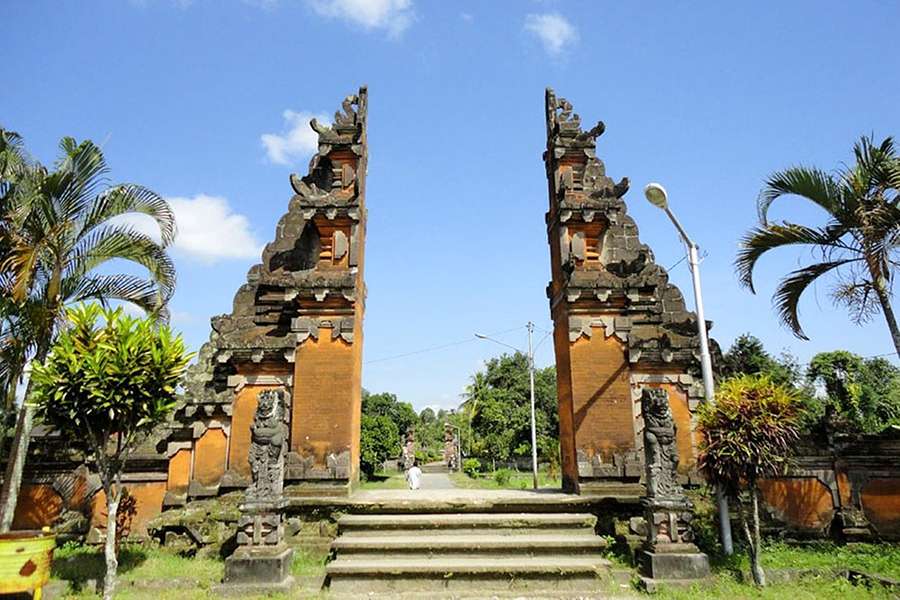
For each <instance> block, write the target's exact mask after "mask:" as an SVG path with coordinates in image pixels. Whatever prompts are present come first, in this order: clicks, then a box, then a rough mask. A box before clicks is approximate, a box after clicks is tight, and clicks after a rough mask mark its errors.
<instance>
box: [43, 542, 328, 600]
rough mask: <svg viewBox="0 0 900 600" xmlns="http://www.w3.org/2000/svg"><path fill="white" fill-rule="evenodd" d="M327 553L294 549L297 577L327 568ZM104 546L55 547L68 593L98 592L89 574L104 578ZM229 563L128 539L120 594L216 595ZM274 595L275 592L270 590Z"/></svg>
mask: <svg viewBox="0 0 900 600" xmlns="http://www.w3.org/2000/svg"><path fill="white" fill-rule="evenodd" d="M324 571H325V555H324V554H323V553H321V552H310V551H305V550H295V551H294V561H293V563H292V565H291V574H292V575H293V576H294V577H296V578H297V579H298V583H300V580H301V579H302V578H309V577H316V576H320V575H322V574H324ZM104 572H105V561H104V559H103V549H102V548H100V547H97V546H82V545H74V544H67V545H64V546H62V547H60V548H58V549H57V550H56V552H54V556H53V566H52V573H51V579H53V580H57V581H64V582H66V583H67V584H68V588H69V593H68V594H66V596H65V597H66V598H85V599H87V598H96V597H97V594H96V593H95V591H94V588H93V586H90V585H88V583H89V580H94V581H101V580H102V579H103V574H104ZM224 572H225V564H224V562H223V561H222V560H220V559H216V558H203V557H200V556H193V557H187V556H182V555H179V554H175V553H172V552H169V551H166V550H165V549H162V548H159V547H156V546H154V545H150V544H147V545H140V544H128V545H126V546H124V547H123V548H122V549H121V551H120V552H119V585H118V589H117V592H116V597H117V598H134V599H145V598H146V599H148V600H151V599H152V600H169V599H171V600H186V599H193V598H197V599H206V598H214V597H217V596H216V595H215V594H213V593H212V591H211V588H212V587H213V586H214V585H216V584H218V583H220V582H221V581H222V577H223V575H224ZM269 597H270V598H271V597H273V596H269Z"/></svg>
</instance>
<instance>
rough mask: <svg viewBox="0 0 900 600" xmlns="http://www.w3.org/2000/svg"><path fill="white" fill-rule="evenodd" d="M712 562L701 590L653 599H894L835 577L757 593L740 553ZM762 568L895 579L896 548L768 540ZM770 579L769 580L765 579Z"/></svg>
mask: <svg viewBox="0 0 900 600" xmlns="http://www.w3.org/2000/svg"><path fill="white" fill-rule="evenodd" d="M711 558H712V562H713V572H714V577H713V584H712V585H711V586H704V587H702V588H699V587H696V588H686V589H674V588H672V589H668V590H665V591H663V592H662V593H660V594H657V595H656V598H659V599H660V600H668V599H671V600H682V599H683V600H687V599H689V598H699V597H702V598H722V599H728V600H739V599H743V598H761V599H772V600H776V599H782V598H783V599H790V600H805V599H807V598H809V599H812V598H829V599H830V598H841V599H844V598H846V599H850V600H852V599H855V598H897V597H898V592H900V590H888V589H885V588H882V587H880V586H877V585H876V586H873V587H872V588H868V587H866V586H864V585H853V584H852V583H850V582H849V581H847V580H844V579H835V577H834V576H830V575H827V574H823V575H813V576H810V577H804V578H803V579H801V580H799V581H792V582H789V583H770V584H769V585H768V586H767V587H765V588H762V589H758V588H756V587H755V586H753V585H752V584H750V583H747V582H745V581H744V578H743V577H744V576H741V573H745V574H746V575H745V576H746V577H749V572H750V562H749V560H748V559H747V557H746V554H743V553H736V554H735V556H734V557H731V558H728V559H724V557H711ZM762 565H763V568H764V569H771V570H779V569H790V570H805V569H812V570H820V571H835V572H837V571H840V570H844V569H853V570H858V571H862V572H864V573H869V574H875V575H881V576H884V577H887V578H890V579H900V545H898V544H851V545H846V546H841V545H837V544H832V543H829V542H821V543H815V544H810V545H804V546H789V545H787V544H784V543H781V542H770V543H768V544H767V545H766V547H765V548H764V550H763V554H762ZM770 579H772V577H771V576H770Z"/></svg>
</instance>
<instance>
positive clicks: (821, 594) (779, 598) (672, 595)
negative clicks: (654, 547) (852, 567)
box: [648, 573, 896, 600]
mask: <svg viewBox="0 0 900 600" xmlns="http://www.w3.org/2000/svg"><path fill="white" fill-rule="evenodd" d="M651 597H652V598H653V599H654V600H695V599H697V598H704V599H709V600H716V599H722V600H744V599H750V598H754V599H756V598H758V599H760V600H814V599H815V600H821V599H829V600H831V599H832V598H833V599H835V600H838V599H840V600H863V599H867V600H868V599H874V598H896V595H895V594H894V593H893V592H891V591H889V590H886V589H884V588H880V587H873V588H867V587H865V586H862V585H853V584H852V583H850V582H849V581H847V580H835V579H834V578H830V577H809V578H805V579H803V580H801V581H795V582H791V583H778V584H771V585H768V586H766V587H764V588H757V587H755V586H753V585H751V584H748V583H743V582H741V581H738V580H737V579H735V577H734V576H732V575H729V574H724V573H719V574H717V575H715V576H714V578H713V583H712V584H707V585H704V586H699V585H697V586H693V587H689V588H675V587H672V588H667V589H663V590H661V591H660V592H659V593H657V594H654V595H653V596H648V598H651Z"/></svg>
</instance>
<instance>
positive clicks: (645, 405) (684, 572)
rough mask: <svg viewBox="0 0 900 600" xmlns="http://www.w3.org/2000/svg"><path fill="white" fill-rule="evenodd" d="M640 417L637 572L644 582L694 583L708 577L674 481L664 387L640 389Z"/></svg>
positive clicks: (689, 512)
mask: <svg viewBox="0 0 900 600" xmlns="http://www.w3.org/2000/svg"><path fill="white" fill-rule="evenodd" d="M641 415H642V416H643V418H644V468H645V484H646V490H647V491H646V495H645V496H644V497H643V498H641V506H642V507H643V508H644V520H645V522H646V526H645V530H644V533H645V536H646V537H645V539H644V551H643V552H642V553H641V555H640V563H641V571H642V572H643V574H644V576H645V584H647V583H648V581H647V580H650V581H652V580H659V579H697V578H702V577H706V576H707V575H708V574H709V559H708V558H707V556H706V555H705V554H703V553H702V552H700V550H699V549H698V548H697V546H695V545H694V544H693V540H694V535H693V531H692V530H691V520H692V519H693V517H694V512H693V508H694V507H693V505H692V504H691V502H690V500H688V498H687V496H685V494H684V490H683V489H682V488H681V485H680V484H679V483H678V471H677V468H678V448H677V446H676V444H675V431H676V430H675V422H674V420H673V419H672V410H671V408H670V407H669V394H668V393H667V392H666V390H664V389H659V388H644V389H643V390H642V391H641Z"/></svg>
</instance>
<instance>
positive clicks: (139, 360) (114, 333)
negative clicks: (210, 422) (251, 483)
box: [31, 304, 191, 599]
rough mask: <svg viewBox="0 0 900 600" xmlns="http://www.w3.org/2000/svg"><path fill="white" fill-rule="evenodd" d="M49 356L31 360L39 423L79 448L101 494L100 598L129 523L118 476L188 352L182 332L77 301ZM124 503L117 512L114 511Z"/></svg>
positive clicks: (164, 408)
mask: <svg viewBox="0 0 900 600" xmlns="http://www.w3.org/2000/svg"><path fill="white" fill-rule="evenodd" d="M67 316H68V325H69V326H68V328H66V329H65V330H63V331H62V332H61V333H60V334H59V337H57V339H56V341H55V342H54V344H53V346H52V348H51V351H50V355H49V356H48V357H47V359H46V360H45V361H43V363H40V362H38V363H36V364H35V365H34V370H33V372H32V375H31V378H32V381H33V383H34V391H33V399H34V402H35V404H36V405H37V414H38V416H39V417H40V418H41V419H42V421H43V424H44V425H46V426H47V427H49V428H51V429H53V430H55V431H56V432H57V433H58V434H59V436H60V438H62V439H63V440H64V441H66V442H67V443H68V447H69V448H72V449H75V450H81V451H82V452H84V454H85V459H86V462H87V463H88V464H89V465H90V467H91V468H92V469H93V470H94V471H95V472H96V473H97V475H98V476H99V477H100V483H101V485H102V487H103V492H104V493H105V495H106V514H107V520H106V546H105V550H104V553H105V558H106V576H105V578H104V583H103V597H104V598H105V599H109V598H112V596H113V593H114V591H115V585H116V571H117V568H118V560H117V558H116V535H117V530H118V526H119V525H120V524H121V525H122V526H123V529H124V528H125V527H126V526H127V527H130V515H129V514H128V513H129V512H130V511H131V510H133V509H134V499H132V500H128V499H127V498H128V497H127V496H125V495H124V493H125V492H124V490H125V488H124V487H123V485H122V478H123V474H124V472H125V468H126V463H127V461H128V459H129V457H130V456H131V454H132V453H133V452H134V451H135V450H136V449H137V448H138V447H140V445H141V444H142V443H144V442H145V441H146V440H147V438H148V437H149V436H151V434H152V432H153V430H154V427H156V426H157V425H159V424H161V423H163V422H164V421H165V420H166V418H167V417H168V416H169V415H170V414H171V413H172V411H173V410H174V409H175V406H176V391H175V390H176V388H177V386H178V384H179V382H180V381H181V377H182V374H183V373H184V370H185V368H186V367H187V364H188V361H189V360H190V358H191V355H190V354H187V353H186V352H185V349H184V342H183V341H182V339H181V336H176V335H175V334H173V333H172V331H171V330H170V329H169V328H168V327H167V326H165V325H159V324H157V323H155V322H154V321H152V320H150V319H136V318H134V317H129V316H127V315H125V314H124V313H123V312H122V309H121V308H119V309H115V310H112V309H106V308H101V307H100V306H99V305H97V304H87V305H80V306H76V307H74V308H71V309H69V310H68V311H67ZM120 508H121V509H122V513H121V515H120V514H119V510H120Z"/></svg>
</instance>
